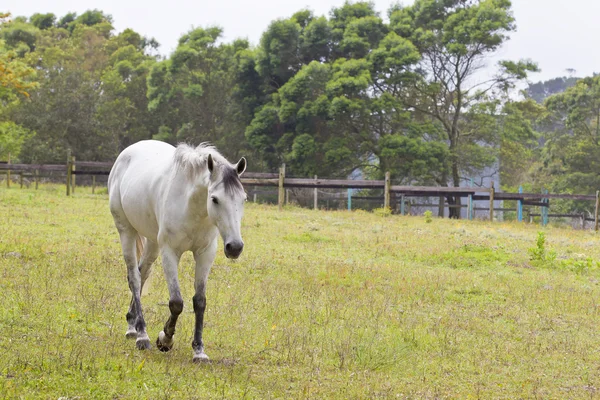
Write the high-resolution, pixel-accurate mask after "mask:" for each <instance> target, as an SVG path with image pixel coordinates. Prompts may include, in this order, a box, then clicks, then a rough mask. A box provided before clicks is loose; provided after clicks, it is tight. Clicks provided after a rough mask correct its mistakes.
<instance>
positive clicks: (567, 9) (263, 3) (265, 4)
mask: <svg viewBox="0 0 600 400" xmlns="http://www.w3.org/2000/svg"><path fill="white" fill-rule="evenodd" d="M343 2H344V1H343V0H253V1H248V0H210V1H207V0H195V1H188V0H185V1H183V0H171V1H166V2H165V1H160V2H159V1H156V0H103V1H93V0H78V1H76V2H75V1H72V0H53V1H48V0H3V1H2V4H1V5H0V11H9V12H11V13H12V14H13V16H19V15H25V16H30V15H31V14H34V13H36V12H40V13H46V12H52V13H54V14H56V15H57V16H59V17H61V16H63V15H64V14H66V13H67V12H70V11H74V12H77V13H78V14H81V13H82V12H84V11H85V10H88V9H94V8H97V9H100V10H102V11H104V12H105V13H108V14H111V15H112V16H113V19H114V26H115V28H116V29H117V30H118V31H122V30H123V29H125V28H132V29H134V30H135V31H137V32H139V33H140V34H142V35H144V36H149V37H154V38H156V40H158V42H159V43H160V44H161V48H160V52H161V53H162V54H169V53H171V51H173V49H174V48H175V47H176V45H177V40H178V38H179V37H180V36H181V34H183V33H184V32H186V31H188V30H189V29H191V28H192V27H199V26H208V25H218V26H221V27H222V28H223V29H224V31H225V32H224V34H225V40H226V41H229V40H232V39H235V38H237V37H245V38H248V39H249V40H250V42H251V43H253V44H257V43H258V41H259V39H260V36H261V34H262V32H263V31H264V30H265V29H266V28H267V26H268V25H269V23H270V22H271V21H272V20H274V19H277V18H286V17H289V16H290V15H292V14H293V13H294V12H296V11H298V10H300V9H303V8H309V9H311V10H313V11H314V12H315V14H317V15H325V14H328V13H329V11H330V10H331V9H332V8H333V7H339V6H340V5H342V4H343ZM400 2H401V3H402V4H411V3H412V0H403V1H400ZM374 3H375V6H376V9H377V10H378V11H379V12H380V13H381V15H382V16H384V17H385V16H386V15H387V13H386V12H387V10H388V8H389V7H390V5H391V4H393V3H395V1H390V0H375V1H374ZM513 10H514V15H515V18H516V21H517V32H515V33H513V34H512V35H511V40H510V41H509V42H508V43H506V45H505V46H504V48H503V49H502V50H500V51H499V53H498V54H497V55H496V58H497V59H512V60H518V59H523V58H530V59H532V60H533V61H536V62H537V63H538V64H539V66H540V68H541V69H542V72H541V73H539V74H534V75H532V76H531V77H530V80H533V81H537V80H540V79H549V78H553V77H556V76H562V75H566V72H565V70H566V69H567V68H573V69H575V70H576V71H577V72H576V75H577V76H586V75H591V74H592V72H595V71H600V52H598V51H597V50H596V46H597V42H598V39H599V38H600V24H599V23H598V22H597V19H598V16H599V15H600V1H599V0H513Z"/></svg>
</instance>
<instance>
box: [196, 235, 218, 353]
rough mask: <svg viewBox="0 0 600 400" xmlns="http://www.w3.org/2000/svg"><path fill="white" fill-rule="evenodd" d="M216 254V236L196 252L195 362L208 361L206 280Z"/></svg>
mask: <svg viewBox="0 0 600 400" xmlns="http://www.w3.org/2000/svg"><path fill="white" fill-rule="evenodd" d="M216 254H217V239H216V238H215V240H214V241H213V243H211V244H210V245H209V246H208V247H207V248H206V249H204V250H202V251H198V252H195V253H194V259H195V261H196V277H195V281H194V286H195V289H196V293H195V294H194V297H193V302H194V314H196V325H195V328H194V341H193V342H192V348H193V349H194V358H193V361H194V362H203V361H208V356H207V355H206V353H205V352H204V343H203V342H202V328H203V326H204V311H205V310H206V282H207V280H208V274H209V273H210V268H211V267H212V264H213V261H214V260H215V255H216Z"/></svg>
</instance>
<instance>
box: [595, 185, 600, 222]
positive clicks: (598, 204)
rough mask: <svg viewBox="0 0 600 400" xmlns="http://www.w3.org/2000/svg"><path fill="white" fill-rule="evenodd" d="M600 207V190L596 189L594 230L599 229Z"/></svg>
mask: <svg viewBox="0 0 600 400" xmlns="http://www.w3.org/2000/svg"><path fill="white" fill-rule="evenodd" d="M599 208H600V191H598V190H596V211H595V212H594V230H595V231H596V232H597V231H598V209H599Z"/></svg>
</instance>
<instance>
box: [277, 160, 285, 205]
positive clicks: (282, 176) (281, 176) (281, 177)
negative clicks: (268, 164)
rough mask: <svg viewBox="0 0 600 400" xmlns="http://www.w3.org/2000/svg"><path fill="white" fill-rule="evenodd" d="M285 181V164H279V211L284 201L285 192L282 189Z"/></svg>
mask: <svg viewBox="0 0 600 400" xmlns="http://www.w3.org/2000/svg"><path fill="white" fill-rule="evenodd" d="M284 181H285V164H281V167H279V196H278V203H279V211H281V210H282V209H283V202H284V201H285V190H284V189H283V183H284Z"/></svg>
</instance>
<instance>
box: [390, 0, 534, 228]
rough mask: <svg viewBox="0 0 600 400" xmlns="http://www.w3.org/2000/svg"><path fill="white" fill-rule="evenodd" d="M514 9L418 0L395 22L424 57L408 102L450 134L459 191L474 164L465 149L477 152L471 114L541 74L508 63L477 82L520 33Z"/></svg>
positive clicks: (474, 0)
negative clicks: (530, 74) (510, 39)
mask: <svg viewBox="0 0 600 400" xmlns="http://www.w3.org/2000/svg"><path fill="white" fill-rule="evenodd" d="M510 7H511V3H510V1H509V0H416V1H415V3H414V4H413V5H412V6H410V7H405V8H399V9H397V10H396V11H394V12H392V14H391V17H390V20H391V21H390V25H391V29H392V30H393V31H394V32H396V33H397V34H398V35H399V36H401V37H404V38H408V39H410V40H411V41H412V42H413V43H414V44H415V46H416V47H417V48H418V49H419V52H420V53H421V55H422V60H421V63H420V67H421V72H422V79H421V80H420V81H417V83H416V84H415V85H414V86H413V88H412V89H413V90H412V91H410V92H405V93H403V96H404V99H405V103H406V105H407V106H409V107H411V108H413V109H414V110H416V111H418V112H420V113H423V114H427V115H429V116H430V117H431V118H433V119H434V120H436V121H437V123H439V124H440V125H441V127H442V129H443V130H444V132H445V133H446V140H447V141H448V145H449V151H450V166H451V168H450V176H449V177H448V181H449V183H450V184H452V185H454V186H459V185H460V182H461V169H465V168H468V167H469V162H470V161H471V157H469V156H468V154H465V153H466V152H464V151H461V147H462V146H464V145H468V146H471V147H472V148H476V147H475V146H476V143H475V144H474V143H473V141H471V140H470V138H469V135H472V134H473V132H475V130H474V129H470V128H469V126H468V125H469V124H468V119H466V118H464V116H465V113H466V112H468V111H469V110H472V109H474V107H475V106H476V105H477V104H478V103H480V102H481V101H487V99H489V97H495V96H497V95H498V92H506V91H508V90H510V89H512V88H513V87H514V83H515V81H517V80H520V79H523V78H524V77H526V73H527V71H534V70H536V66H535V64H533V63H531V62H518V63H515V62H506V61H505V62H501V63H500V65H499V66H500V71H499V72H498V74H497V75H496V76H494V77H493V78H492V79H490V80H489V81H486V82H483V83H476V82H475V81H474V79H472V78H473V75H474V74H475V73H476V72H477V71H478V70H480V69H481V68H482V67H483V66H484V65H485V61H486V60H487V59H488V58H489V57H490V56H491V55H492V54H493V53H494V52H495V51H496V50H497V49H498V48H499V47H500V46H501V45H502V43H504V42H505V41H506V40H507V39H508V36H507V35H508V33H509V32H511V31H513V30H514V29H515V23H514V17H513V16H512V13H511V10H510ZM473 116H474V115H471V117H473ZM470 119H471V120H474V118H470ZM475 120H476V119H475ZM461 154H462V155H467V157H461V156H460V155H461ZM489 159H490V160H491V159H492V158H489ZM448 201H449V203H451V204H460V203H459V202H460V198H452V197H449V198H448ZM450 215H451V217H455V218H458V217H459V216H460V210H459V209H457V208H454V209H451V211H450Z"/></svg>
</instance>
